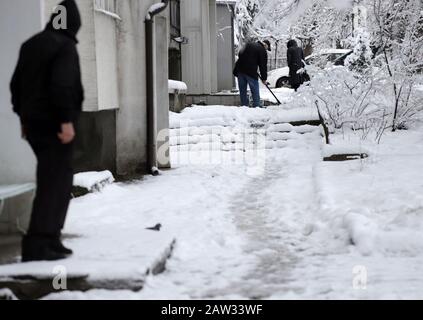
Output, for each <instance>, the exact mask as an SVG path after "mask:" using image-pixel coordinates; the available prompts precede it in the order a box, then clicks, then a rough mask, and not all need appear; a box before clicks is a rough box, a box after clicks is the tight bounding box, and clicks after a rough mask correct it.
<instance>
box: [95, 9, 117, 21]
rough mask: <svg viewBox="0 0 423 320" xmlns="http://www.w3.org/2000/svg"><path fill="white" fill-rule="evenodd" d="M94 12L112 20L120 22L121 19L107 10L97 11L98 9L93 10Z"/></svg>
mask: <svg viewBox="0 0 423 320" xmlns="http://www.w3.org/2000/svg"><path fill="white" fill-rule="evenodd" d="M94 11H96V12H100V13H102V14H105V15H106V16H109V17H112V18H113V19H116V20H119V21H122V18H121V17H120V16H118V15H117V14H116V13H113V12H110V11H107V10H103V9H99V8H94Z"/></svg>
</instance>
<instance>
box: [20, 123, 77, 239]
mask: <svg viewBox="0 0 423 320" xmlns="http://www.w3.org/2000/svg"><path fill="white" fill-rule="evenodd" d="M27 139H28V142H29V144H30V145H31V147H32V150H33V151H34V153H35V156H36V158H37V191H36V196H35V199H34V204H33V208H32V215H31V222H30V226H29V230H28V233H27V237H60V234H61V231H62V229H63V227H64V224H65V220H66V215H67V211H68V207H69V202H70V199H71V192H72V184H73V169H72V156H73V145H72V144H68V145H64V144H62V143H61V142H60V140H59V138H58V137H57V134H56V133H45V132H44V133H43V132H37V131H35V132H27Z"/></svg>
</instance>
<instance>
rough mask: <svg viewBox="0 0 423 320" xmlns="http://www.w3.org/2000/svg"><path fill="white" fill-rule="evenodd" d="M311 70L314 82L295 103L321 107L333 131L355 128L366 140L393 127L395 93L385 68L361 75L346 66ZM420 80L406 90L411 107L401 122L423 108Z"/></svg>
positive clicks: (403, 111)
mask: <svg viewBox="0 0 423 320" xmlns="http://www.w3.org/2000/svg"><path fill="white" fill-rule="evenodd" d="M307 72H308V73H309V74H310V75H311V81H310V82H309V83H308V84H307V85H304V86H302V87H301V88H300V90H299V91H298V93H297V94H296V95H295V98H294V100H293V104H294V105H295V106H298V107H300V106H310V105H314V106H315V107H317V108H319V111H320V113H321V114H322V116H323V118H324V119H325V120H326V121H327V124H328V127H329V129H330V130H331V131H332V132H334V131H337V130H346V129H352V130H353V131H354V132H356V133H357V134H360V136H361V138H363V139H366V138H368V137H372V138H375V139H376V140H377V141H380V139H381V137H382V135H383V133H384V132H385V131H386V130H388V129H392V119H393V117H394V115H395V113H394V111H395V109H394V108H393V103H392V102H393V101H394V99H395V96H394V91H393V90H392V83H391V77H390V76H389V75H388V74H387V73H386V69H385V68H376V67H371V68H368V69H367V71H366V72H364V73H360V74H359V73H357V72H354V71H351V70H349V68H348V67H343V66H330V67H327V68H325V69H320V68H317V67H313V66H308V67H307ZM413 79H414V78H413ZM414 80H416V81H417V79H414ZM414 80H411V78H410V80H409V81H414ZM416 81H414V82H413V83H411V82H410V83H409V86H410V87H409V88H404V89H403V90H407V92H408V94H407V95H404V96H403V98H404V99H405V100H406V101H405V100H404V101H402V100H401V103H402V104H403V105H404V106H407V107H404V108H401V109H400V110H401V111H400V112H399V113H398V114H397V124H400V123H401V124H402V125H403V126H405V125H406V124H407V123H410V121H413V120H414V119H415V118H416V115H417V114H418V113H419V112H421V111H422V109H423V105H422V99H423V90H419V88H420V87H419V85H417V82H416ZM419 81H420V82H419V83H421V81H422V77H420V78H419Z"/></svg>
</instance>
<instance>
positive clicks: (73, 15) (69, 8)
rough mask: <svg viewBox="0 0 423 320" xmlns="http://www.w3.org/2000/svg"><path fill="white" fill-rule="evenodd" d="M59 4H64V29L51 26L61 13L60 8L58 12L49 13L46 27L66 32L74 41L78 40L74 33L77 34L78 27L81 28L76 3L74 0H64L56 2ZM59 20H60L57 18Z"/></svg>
mask: <svg viewBox="0 0 423 320" xmlns="http://www.w3.org/2000/svg"><path fill="white" fill-rule="evenodd" d="M58 5H59V6H64V7H65V8H66V14H67V17H66V19H67V20H66V26H67V28H66V29H56V28H55V27H54V26H53V21H54V19H55V18H56V17H58V16H60V15H61V14H63V12H61V11H60V10H58V12H56V13H53V14H52V15H51V18H50V21H49V23H48V24H47V27H46V28H47V29H48V30H52V31H57V32H61V33H64V34H66V35H67V36H69V37H70V38H72V39H73V40H74V41H76V42H78V40H77V39H76V35H77V34H78V31H79V29H81V25H82V23H81V15H80V13H79V10H78V6H77V5H76V2H75V0H64V1H62V2H61V3H59V4H58ZM59 21H60V20H59Z"/></svg>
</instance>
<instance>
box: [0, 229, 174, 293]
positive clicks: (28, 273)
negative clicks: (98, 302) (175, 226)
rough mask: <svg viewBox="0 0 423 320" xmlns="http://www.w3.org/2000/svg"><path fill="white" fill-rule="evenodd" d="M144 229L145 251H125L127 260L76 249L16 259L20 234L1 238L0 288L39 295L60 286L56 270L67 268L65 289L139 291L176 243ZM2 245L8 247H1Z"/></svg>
mask: <svg viewBox="0 0 423 320" xmlns="http://www.w3.org/2000/svg"><path fill="white" fill-rule="evenodd" d="M143 232H144V233H146V235H145V236H144V237H143V238H144V239H148V238H149V239H150V241H142V242H140V246H142V252H144V255H140V256H139V257H137V258H134V257H129V254H128V260H122V259H118V258H116V259H115V258H113V257H108V256H107V254H105V255H104V257H103V259H97V258H95V257H92V258H91V259H89V258H86V257H79V256H78V255H77V254H78V253H77V252H76V255H75V256H74V257H70V258H69V259H66V260H61V261H56V262H31V263H17V261H18V260H19V259H20V257H19V255H20V237H15V238H13V239H12V238H11V239H9V240H7V241H3V246H1V247H0V249H2V251H0V262H1V263H6V264H3V265H0V290H2V289H8V290H11V291H12V292H13V294H14V295H15V296H16V297H17V298H18V299H22V300H33V299H40V298H42V297H44V296H46V295H48V294H51V293H58V292H61V291H62V290H63V288H55V287H54V285H53V283H54V280H55V278H56V277H57V275H58V273H59V272H61V271H66V290H70V291H82V292H85V291H88V290H93V289H105V290H131V291H139V290H141V289H142V288H143V286H144V283H145V280H146V277H147V276H149V275H157V274H159V273H161V272H163V271H164V270H165V266H166V262H167V260H168V259H169V258H170V256H171V254H172V251H173V248H174V245H175V243H176V240H175V238H174V237H171V236H169V235H166V234H163V233H161V232H160V233H159V232H157V233H152V232H148V231H141V233H143ZM65 238H66V237H65ZM0 240H1V239H0ZM3 240H4V239H3ZM81 241H82V240H81ZM0 243H1V242H0ZM5 248H7V250H6V251H3V249H5ZM100 250H101V249H100ZM62 283H63V282H62Z"/></svg>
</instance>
